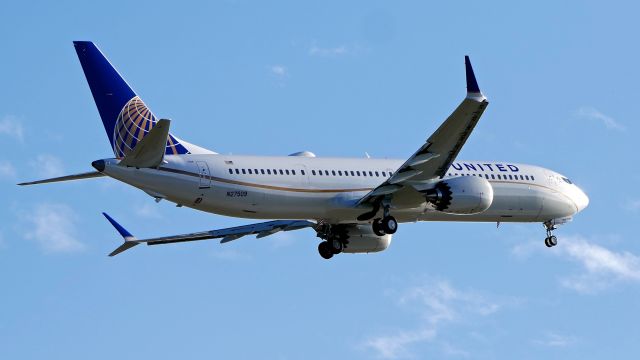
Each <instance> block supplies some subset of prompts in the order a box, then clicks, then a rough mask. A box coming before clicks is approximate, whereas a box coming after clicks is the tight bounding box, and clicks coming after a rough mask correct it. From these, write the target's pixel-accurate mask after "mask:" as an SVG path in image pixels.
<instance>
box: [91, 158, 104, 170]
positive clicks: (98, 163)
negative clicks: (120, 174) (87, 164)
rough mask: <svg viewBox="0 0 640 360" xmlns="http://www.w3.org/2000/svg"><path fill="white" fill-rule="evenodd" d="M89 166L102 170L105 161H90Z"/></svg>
mask: <svg viewBox="0 0 640 360" xmlns="http://www.w3.org/2000/svg"><path fill="white" fill-rule="evenodd" d="M91 166H93V167H94V168H95V169H96V170H98V171H100V172H103V171H104V167H105V163H104V160H96V161H94V162H92V163H91Z"/></svg>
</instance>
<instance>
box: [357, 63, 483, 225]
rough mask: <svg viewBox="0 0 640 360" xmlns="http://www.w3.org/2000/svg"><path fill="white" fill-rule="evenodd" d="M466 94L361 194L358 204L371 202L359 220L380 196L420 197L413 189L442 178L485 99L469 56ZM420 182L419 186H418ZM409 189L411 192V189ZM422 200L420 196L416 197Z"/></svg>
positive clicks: (476, 121)
mask: <svg viewBox="0 0 640 360" xmlns="http://www.w3.org/2000/svg"><path fill="white" fill-rule="evenodd" d="M465 70H466V78H467V96H466V97H465V99H464V100H462V103H460V105H458V107H457V108H456V109H455V110H454V111H453V113H452V114H451V115H449V117H448V118H447V119H446V120H445V121H444V122H443V123H442V125H440V127H439V128H438V129H437V130H436V131H435V132H434V133H433V134H432V135H431V136H430V137H429V138H428V139H427V141H426V142H425V143H424V144H423V145H422V146H421V147H420V148H419V149H418V151H416V152H415V153H414V154H413V155H411V157H410V158H409V159H408V160H407V161H405V162H404V164H402V166H400V168H398V170H396V172H395V173H393V175H392V176H391V177H390V178H389V179H387V180H386V181H385V182H384V183H382V184H380V185H379V186H378V187H376V188H375V189H373V190H372V191H371V192H369V193H368V194H367V195H365V196H364V197H363V198H362V199H360V201H359V202H358V205H363V204H372V205H374V206H373V210H372V211H371V212H368V213H366V214H363V215H361V216H360V217H359V220H368V219H371V218H373V216H375V214H376V213H377V211H378V210H379V207H380V202H381V201H382V199H383V198H385V197H388V198H390V199H391V201H392V202H393V201H394V197H398V196H404V197H411V196H421V195H420V194H419V193H418V192H417V191H415V189H416V188H418V189H420V188H421V187H424V185H425V184H428V183H430V182H433V181H434V180H435V179H439V178H442V177H443V176H444V175H445V173H446V171H447V169H448V168H449V167H450V166H451V163H452V162H453V161H454V160H455V158H456V156H457V155H458V153H459V152H460V149H462V146H463V145H464V144H465V142H466V141H467V139H468V138H469V135H471V132H472V131H473V129H474V128H475V126H476V124H477V123H478V120H480V116H481V115H482V113H483V112H484V110H485V109H486V107H487V105H488V104H489V102H488V101H487V99H486V98H485V97H484V95H482V92H480V88H479V87H478V82H477V81H476V77H475V75H474V73H473V68H472V67H471V62H470V61H469V57H468V56H465ZM421 185H422V186H421ZM412 190H413V191H412ZM420 200H421V201H424V198H423V197H422V198H421V199H420Z"/></svg>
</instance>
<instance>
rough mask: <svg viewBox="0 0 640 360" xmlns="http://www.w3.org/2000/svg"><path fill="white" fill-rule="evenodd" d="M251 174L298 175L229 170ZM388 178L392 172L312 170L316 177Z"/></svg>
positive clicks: (274, 170) (265, 171)
mask: <svg viewBox="0 0 640 360" xmlns="http://www.w3.org/2000/svg"><path fill="white" fill-rule="evenodd" d="M234 173H235V174H238V175H240V174H244V175H246V174H249V175H260V174H262V175H278V174H280V175H296V171H295V170H288V169H284V170H283V169H229V174H234ZM300 173H301V174H302V175H306V174H305V171H304V170H300ZM381 174H382V177H387V174H389V176H391V172H386V171H357V170H356V171H353V170H350V171H347V170H345V171H342V170H311V175H314V176H369V177H380V175H381Z"/></svg>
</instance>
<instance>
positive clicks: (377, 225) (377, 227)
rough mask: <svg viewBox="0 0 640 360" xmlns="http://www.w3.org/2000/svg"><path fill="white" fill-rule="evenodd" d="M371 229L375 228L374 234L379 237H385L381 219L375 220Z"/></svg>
mask: <svg viewBox="0 0 640 360" xmlns="http://www.w3.org/2000/svg"><path fill="white" fill-rule="evenodd" d="M371 227H372V228H373V233H374V234H376V235H378V236H384V235H385V232H384V230H382V224H381V221H380V219H375V220H373V223H372V224H371Z"/></svg>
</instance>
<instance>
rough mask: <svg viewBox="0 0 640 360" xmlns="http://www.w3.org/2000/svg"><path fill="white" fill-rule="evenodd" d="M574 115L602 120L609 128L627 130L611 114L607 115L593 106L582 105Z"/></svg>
mask: <svg viewBox="0 0 640 360" xmlns="http://www.w3.org/2000/svg"><path fill="white" fill-rule="evenodd" d="M574 115H575V116H576V117H578V118H583V119H589V120H596V121H600V122H601V123H602V124H603V125H604V126H605V127H606V128H607V129H611V130H620V131H623V130H625V127H624V126H623V125H622V124H620V123H618V122H617V121H615V120H614V119H613V118H612V117H611V116H608V115H605V114H603V113H601V112H600V111H598V110H596V109H595V108H592V107H581V108H579V109H578V110H576V111H575V112H574Z"/></svg>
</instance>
